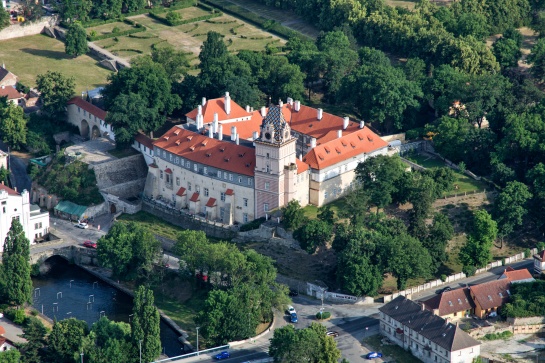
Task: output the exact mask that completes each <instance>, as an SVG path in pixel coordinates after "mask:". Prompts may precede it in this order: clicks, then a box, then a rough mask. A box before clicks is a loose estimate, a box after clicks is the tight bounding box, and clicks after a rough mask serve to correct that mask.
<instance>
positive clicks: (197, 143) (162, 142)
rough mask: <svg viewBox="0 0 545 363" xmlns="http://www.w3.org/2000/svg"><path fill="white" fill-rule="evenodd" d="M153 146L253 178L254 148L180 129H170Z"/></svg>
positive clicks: (175, 127) (176, 127)
mask: <svg viewBox="0 0 545 363" xmlns="http://www.w3.org/2000/svg"><path fill="white" fill-rule="evenodd" d="M153 145H154V147H155V148H161V149H164V150H166V151H169V152H171V153H173V154H176V155H178V156H181V157H183V158H186V159H188V160H191V161H194V162H198V163H201V164H204V165H209V166H212V167H215V168H218V169H222V170H226V171H231V172H234V173H238V174H243V175H248V176H253V175H254V169H255V149H254V148H250V147H247V146H242V145H236V144H233V143H231V142H228V141H223V140H222V141H220V140H217V139H212V138H209V137H208V136H205V135H201V134H198V133H196V132H193V131H189V130H186V129H183V128H180V127H178V126H174V127H173V128H171V129H170V130H168V131H167V132H166V133H165V134H164V135H163V136H161V137H160V138H159V139H157V140H155V141H154V142H153Z"/></svg>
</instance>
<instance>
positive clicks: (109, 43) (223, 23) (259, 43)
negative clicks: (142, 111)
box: [87, 7, 285, 64]
mask: <svg viewBox="0 0 545 363" xmlns="http://www.w3.org/2000/svg"><path fill="white" fill-rule="evenodd" d="M177 12H178V13H179V14H180V15H181V17H182V19H193V18H197V17H199V16H203V15H206V14H208V12H206V11H205V10H203V9H200V8H198V7H189V8H186V9H181V10H178V11H177ZM130 19H131V20H134V21H136V22H138V23H140V24H142V25H144V26H145V27H146V28H147V30H146V31H145V32H142V33H137V34H133V35H131V36H123V37H117V41H116V40H115V39H113V38H109V39H103V40H99V41H96V42H95V44H97V45H98V46H100V47H103V48H106V49H107V50H108V51H110V52H112V53H113V54H115V55H117V56H120V57H123V58H126V59H128V60H130V59H131V58H134V57H136V56H139V55H143V54H150V53H151V49H152V46H156V47H160V46H163V45H171V46H173V47H174V48H175V49H178V50H181V51H184V52H186V53H191V54H192V55H193V56H189V58H190V60H191V61H192V64H196V63H197V62H198V59H197V56H198V55H199V52H200V50H201V45H202V43H203V41H204V40H205V39H206V34H207V33H208V32H209V31H215V32H218V33H220V34H223V35H224V41H225V42H226V44H227V46H228V49H229V51H230V52H238V51H239V50H242V49H248V50H263V49H265V47H266V46H267V44H269V43H271V44H275V45H283V44H285V40H283V39H281V38H279V37H277V36H274V35H272V34H270V33H267V32H265V31H263V30H261V29H259V28H257V27H255V26H253V25H250V24H248V23H245V22H243V21H242V20H239V19H236V18H234V17H232V16H230V15H222V16H220V17H217V18H213V19H210V20H208V21H206V20H202V21H198V22H194V23H189V24H182V25H178V26H168V25H165V24H163V23H161V22H160V21H158V20H156V19H153V18H151V17H149V16H147V15H138V16H134V17H131V18H130ZM115 24H117V23H113V24H107V25H104V26H100V27H96V28H89V29H87V31H88V32H89V31H90V30H92V29H94V30H95V31H97V32H98V31H105V32H111V29H113V27H114V26H115ZM252 38H253V39H252Z"/></svg>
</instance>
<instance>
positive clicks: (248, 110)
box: [246, 105, 250, 113]
mask: <svg viewBox="0 0 545 363" xmlns="http://www.w3.org/2000/svg"><path fill="white" fill-rule="evenodd" d="M246 112H248V113H250V105H246Z"/></svg>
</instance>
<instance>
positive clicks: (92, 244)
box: [83, 240, 97, 248]
mask: <svg viewBox="0 0 545 363" xmlns="http://www.w3.org/2000/svg"><path fill="white" fill-rule="evenodd" d="M83 247H88V248H97V243H96V242H93V241H91V240H87V241H84V242H83Z"/></svg>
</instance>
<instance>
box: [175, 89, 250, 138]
mask: <svg viewBox="0 0 545 363" xmlns="http://www.w3.org/2000/svg"><path fill="white" fill-rule="evenodd" d="M197 113H198V108H195V109H194V110H193V111H191V112H188V113H186V114H185V115H186V116H187V117H188V118H190V119H192V120H196V119H197ZM214 113H217V114H218V120H220V121H221V120H230V119H237V118H242V117H249V116H250V115H251V113H249V112H246V109H244V108H242V107H241V106H239V105H238V104H237V103H236V102H235V101H233V100H232V99H231V113H229V115H228V114H226V113H225V99H224V98H223V97H221V98H213V99H211V100H208V101H206V104H205V105H204V106H203V107H202V115H203V123H205V124H206V123H209V122H212V121H214ZM223 131H225V130H223Z"/></svg>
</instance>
